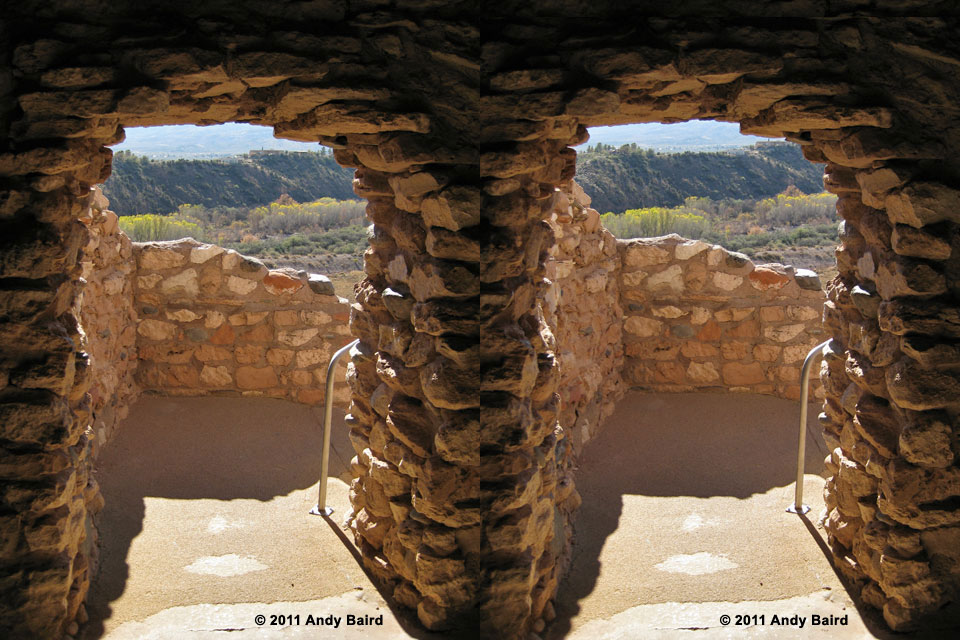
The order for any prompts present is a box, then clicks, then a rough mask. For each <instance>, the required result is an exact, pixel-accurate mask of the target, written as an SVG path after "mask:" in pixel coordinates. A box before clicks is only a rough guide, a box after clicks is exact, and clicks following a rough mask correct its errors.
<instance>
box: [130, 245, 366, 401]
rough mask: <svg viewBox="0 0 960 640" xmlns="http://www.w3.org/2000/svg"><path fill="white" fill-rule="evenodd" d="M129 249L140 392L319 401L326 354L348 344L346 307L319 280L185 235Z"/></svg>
mask: <svg viewBox="0 0 960 640" xmlns="http://www.w3.org/2000/svg"><path fill="white" fill-rule="evenodd" d="M134 254H135V257H136V261H137V275H136V283H135V299H136V303H137V312H138V315H139V321H138V323H137V334H138V342H139V362H140V364H139V367H138V369H137V380H138V381H139V383H140V385H141V386H142V388H143V389H144V390H153V391H161V392H163V393H167V394H171V395H205V394H211V393H218V392H237V393H241V394H243V395H252V396H268V397H275V398H287V399H290V400H294V401H297V402H304V403H308V404H316V403H319V402H322V400H323V396H324V385H325V381H326V367H327V364H328V362H329V361H330V357H331V356H332V355H333V352H334V351H335V350H336V349H337V348H338V347H339V346H341V345H343V344H346V343H347V342H349V341H350V332H349V328H348V320H349V315H350V307H349V305H348V304H347V303H346V301H344V300H341V299H340V298H338V297H337V296H336V295H335V293H334V290H333V285H332V284H331V283H330V281H329V280H328V279H327V278H326V277H324V276H320V275H316V274H313V275H310V274H307V273H306V272H303V271H300V272H297V271H294V270H292V269H277V270H270V269H268V268H267V267H266V266H264V264H263V263H262V262H260V261H259V260H256V259H254V258H250V257H247V256H243V255H241V254H239V253H237V252H236V251H233V250H230V249H224V248H223V247H219V246H216V245H211V244H201V243H200V242H197V241H196V240H193V239H183V240H177V241H171V242H150V243H135V244H134ZM340 378H342V376H340ZM339 388H340V389H343V391H342V392H341V393H342V394H344V397H345V394H346V393H347V390H346V385H345V384H342V383H341V385H339Z"/></svg>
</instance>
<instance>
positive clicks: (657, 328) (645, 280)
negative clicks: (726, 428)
mask: <svg viewBox="0 0 960 640" xmlns="http://www.w3.org/2000/svg"><path fill="white" fill-rule="evenodd" d="M619 247H620V254H621V257H622V261H623V270H622V272H621V274H620V279H621V289H622V304H623V307H624V322H623V336H624V350H625V362H624V369H623V377H624V381H625V382H626V383H627V384H629V385H632V386H634V387H640V388H644V389H650V390H655V391H697V390H705V389H711V388H714V389H723V390H725V391H744V392H750V393H764V394H771V395H777V396H781V397H785V398H790V399H794V400H795V399H799V398H800V369H801V365H802V364H803V360H804V358H805V357H806V355H807V353H808V352H809V351H810V349H811V348H812V347H813V346H815V345H816V344H818V343H820V342H822V341H823V340H824V339H825V337H824V333H823V330H822V329H821V326H820V324H821V322H820V318H821V314H822V311H823V303H824V293H823V291H822V290H821V288H820V281H819V279H818V278H817V275H816V274H815V273H813V272H812V271H807V270H804V269H800V270H795V269H794V268H793V267H785V266H783V265H780V264H762V265H755V264H753V262H751V261H750V260H749V258H747V257H746V256H745V255H743V254H739V253H734V252H730V251H727V250H726V249H724V248H722V247H719V246H716V245H710V244H707V243H705V242H701V241H699V240H685V239H684V238H681V237H680V236H677V235H669V236H662V237H658V238H641V239H633V240H625V241H620V243H619ZM811 388H812V389H813V394H811V396H810V397H811V399H812V398H814V397H822V391H821V390H820V385H819V383H817V382H816V381H814V383H813V385H812V387H811Z"/></svg>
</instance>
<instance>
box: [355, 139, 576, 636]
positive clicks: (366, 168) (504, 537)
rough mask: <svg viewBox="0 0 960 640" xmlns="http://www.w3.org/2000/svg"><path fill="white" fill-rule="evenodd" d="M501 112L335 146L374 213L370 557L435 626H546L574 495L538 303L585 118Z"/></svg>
mask: <svg viewBox="0 0 960 640" xmlns="http://www.w3.org/2000/svg"><path fill="white" fill-rule="evenodd" d="M503 126H504V125H503V123H498V122H495V121H494V122H491V123H490V124H489V125H488V127H487V129H486V130H487V131H488V133H487V134H485V135H486V136H487V137H486V141H485V142H480V143H479V146H477V145H476V143H471V145H470V146H458V145H457V144H456V143H455V141H452V140H450V139H448V138H443V137H441V138H438V137H434V136H419V137H413V136H411V137H408V138H407V139H406V140H407V141H408V142H407V144H408V146H407V147H404V146H402V145H401V146H399V147H398V145H397V144H396V141H397V138H396V137H394V136H386V135H382V136H379V137H374V136H351V135H347V136H346V144H345V145H344V148H343V149H338V150H337V158H338V160H339V161H340V162H341V163H343V164H346V165H348V166H355V167H357V174H356V175H357V179H356V181H355V189H356V192H357V193H358V194H359V195H363V196H365V197H367V198H368V200H369V201H370V202H369V205H368V207H367V215H368V217H369V218H370V219H371V220H372V221H373V223H374V228H373V235H372V239H371V246H370V248H369V249H368V250H367V253H366V256H365V270H366V278H365V279H364V280H363V281H362V282H361V283H360V284H359V285H358V287H357V303H356V304H355V305H354V307H353V314H352V317H351V328H352V330H353V333H354V335H356V336H358V337H359V338H360V344H359V346H358V347H357V348H356V349H354V350H353V353H352V354H351V367H350V370H349V373H348V377H349V380H350V383H351V386H352V388H353V398H352V400H353V401H352V404H351V408H350V414H349V415H348V417H347V421H348V424H349V425H350V427H351V428H350V438H351V440H352V442H353V445H354V447H355V449H356V451H357V456H356V457H355V458H354V460H353V462H352V468H353V472H354V474H355V480H354V481H353V484H352V490H351V494H350V496H351V501H352V503H353V509H354V512H353V514H352V516H351V518H350V525H351V527H352V528H353V530H354V532H355V535H356V540H357V544H358V546H359V548H360V551H361V553H362V554H363V559H364V564H365V565H366V566H367V568H368V569H369V570H370V571H371V572H372V573H373V574H374V575H376V576H378V577H379V578H380V580H381V581H382V582H383V583H384V585H386V589H387V590H388V592H390V591H392V594H393V596H394V597H395V599H396V600H397V601H398V602H400V603H401V604H403V605H405V606H408V607H410V608H412V609H415V610H416V612H417V615H418V617H419V619H420V621H421V622H422V623H423V624H424V625H425V626H426V627H427V628H429V629H433V630H441V629H450V628H460V629H465V628H471V627H472V628H474V629H481V630H483V631H485V632H486V633H489V634H492V635H498V636H499V637H510V638H514V637H524V636H525V634H526V630H528V629H529V628H530V627H531V626H540V627H541V628H542V625H543V624H545V621H544V616H546V615H547V614H546V613H545V612H546V611H548V610H549V609H548V604H549V603H550V600H551V599H552V598H553V597H554V595H555V594H556V590H557V587H558V584H559V581H560V578H561V576H562V574H563V570H564V568H565V566H566V563H567V561H568V559H569V555H570V544H571V537H572V531H571V519H572V514H573V512H574V511H575V509H576V507H577V506H578V505H579V496H578V495H577V493H576V491H575V490H574V487H573V477H572V468H573V465H572V447H571V446H570V445H569V443H568V442H567V440H566V433H565V430H564V427H563V426H561V425H560V424H559V423H558V413H559V409H560V406H561V400H560V396H559V395H558V394H557V392H556V390H557V385H558V380H559V377H560V375H562V374H561V373H560V364H559V362H558V358H557V356H556V355H555V353H556V338H555V336H554V333H553V331H552V330H551V327H550V326H549V325H548V323H547V322H546V320H545V310H544V309H543V306H542V305H541V300H542V299H543V296H544V293H545V290H546V289H547V288H548V287H549V286H550V283H549V282H548V281H547V280H546V279H545V278H544V275H545V262H546V260H547V258H548V255H549V251H550V248H551V246H552V245H553V243H554V231H553V229H551V227H550V225H549V223H547V222H546V220H545V219H546V218H547V217H549V216H550V214H551V213H552V211H553V209H554V206H555V202H556V201H557V199H558V198H559V195H558V193H557V191H556V188H557V186H559V185H562V184H564V183H567V182H569V180H570V179H571V178H572V177H573V171H574V158H575V154H574V153H573V152H572V151H571V150H569V149H568V148H567V144H568V143H569V142H571V141H573V140H580V139H582V138H583V131H582V130H578V129H577V127H576V126H570V125H569V122H568V123H566V126H565V127H563V128H561V129H560V131H559V133H554V135H553V137H551V136H549V135H547V133H548V131H542V132H539V133H535V134H534V135H532V136H530V138H529V139H528V140H526V141H524V142H522V143H519V144H518V143H516V142H513V141H511V140H510V139H509V138H505V137H504V133H503V130H502V127H503ZM512 126H513V125H512V124H511V125H507V126H506V130H507V131H510V130H511V127H512ZM481 129H483V127H481ZM550 133H553V132H552V130H551V131H550ZM570 373H572V371H571V372H570ZM568 375H569V374H568Z"/></svg>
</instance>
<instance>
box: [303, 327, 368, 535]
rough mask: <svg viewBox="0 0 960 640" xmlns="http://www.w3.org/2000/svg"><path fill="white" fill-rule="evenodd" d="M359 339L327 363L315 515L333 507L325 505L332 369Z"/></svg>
mask: <svg viewBox="0 0 960 640" xmlns="http://www.w3.org/2000/svg"><path fill="white" fill-rule="evenodd" d="M358 342H360V341H359V340H354V341H353V342H351V343H350V344H348V345H345V346H343V347H341V348H340V350H339V351H337V352H336V353H335V354H333V357H332V358H330V364H328V365H327V390H326V393H325V394H324V396H323V448H322V452H321V456H322V457H321V458H320V495H319V496H318V497H317V504H316V505H315V506H314V507H313V509H310V514H311V515H315V516H329V515H331V514H333V507H328V506H327V473H328V472H329V469H330V431H331V429H332V424H333V370H334V369H335V368H336V366H337V362H339V361H340V358H342V357H343V356H344V354H346V353H347V352H349V351H350V349H352V348H353V347H354V345H356V344H357V343H358Z"/></svg>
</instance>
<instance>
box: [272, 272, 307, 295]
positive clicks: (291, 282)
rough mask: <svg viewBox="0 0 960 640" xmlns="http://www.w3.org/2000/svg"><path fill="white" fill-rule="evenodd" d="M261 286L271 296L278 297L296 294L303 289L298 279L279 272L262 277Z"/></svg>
mask: <svg viewBox="0 0 960 640" xmlns="http://www.w3.org/2000/svg"><path fill="white" fill-rule="evenodd" d="M263 286H264V287H266V289H267V291H269V292H270V293H272V294H273V295H275V296H280V295H290V294H293V293H296V292H297V291H299V290H300V289H302V288H303V283H302V282H301V281H300V279H299V278H295V277H293V276H290V275H287V274H285V273H281V272H279V271H271V272H270V273H268V274H267V275H265V276H263Z"/></svg>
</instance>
